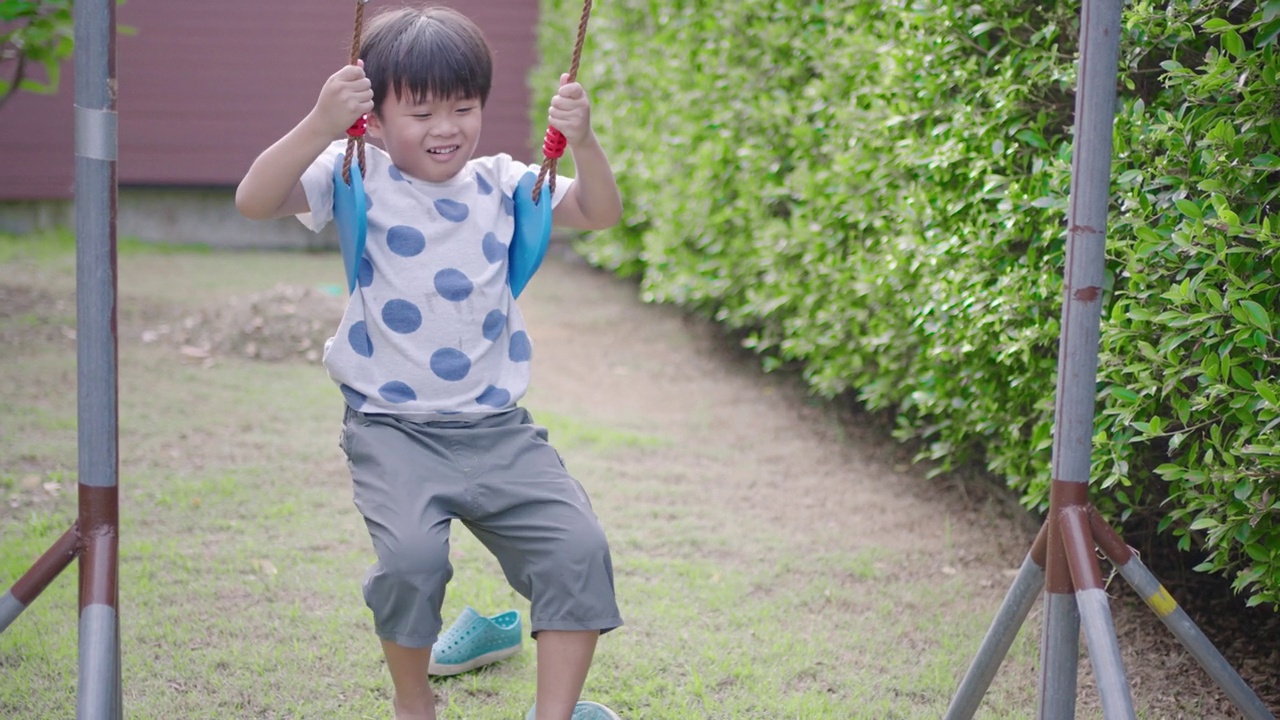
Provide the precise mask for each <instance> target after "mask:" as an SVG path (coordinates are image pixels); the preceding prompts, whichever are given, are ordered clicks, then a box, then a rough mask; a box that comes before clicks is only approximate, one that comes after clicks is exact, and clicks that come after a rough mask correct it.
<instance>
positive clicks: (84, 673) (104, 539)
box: [0, 0, 123, 720]
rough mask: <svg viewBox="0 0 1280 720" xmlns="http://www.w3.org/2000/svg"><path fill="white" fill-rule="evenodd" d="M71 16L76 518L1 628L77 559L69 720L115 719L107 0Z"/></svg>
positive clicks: (112, 104) (111, 104)
mask: <svg viewBox="0 0 1280 720" xmlns="http://www.w3.org/2000/svg"><path fill="white" fill-rule="evenodd" d="M72 19H73V23H74V25H75V54H74V57H75V163H76V170H75V173H76V175H75V177H76V181H75V182H76V184H75V222H76V380H77V398H78V403H77V428H78V434H79V437H78V443H79V488H78V496H79V518H78V520H77V521H76V523H75V524H74V525H72V527H71V528H70V529H69V530H67V531H66V532H65V533H64V534H63V535H62V537H60V538H59V539H58V540H57V541H56V542H55V543H54V544H53V546H52V547H50V548H49V550H48V551H46V552H45V553H44V554H43V555H42V556H40V558H39V559H38V560H36V562H35V563H34V564H33V565H32V567H31V568H30V569H29V570H28V571H27V572H26V573H25V574H24V575H23V576H22V577H21V578H19V579H18V581H17V582H16V583H14V585H13V587H12V588H10V589H9V590H8V591H7V592H5V593H4V594H3V595H0V632H3V631H4V630H5V629H6V628H7V627H8V626H9V625H10V624H12V623H13V621H14V620H15V619H16V618H17V617H18V615H19V614H21V613H22V611H23V610H25V609H26V608H27V607H29V606H30V605H31V603H33V602H34V601H35V599H36V598H37V597H38V596H39V595H40V593H41V592H43V591H44V589H45V588H46V587H48V586H49V584H50V583H52V582H53V580H54V579H55V578H56V577H57V576H58V575H59V574H60V573H61V572H62V571H63V570H65V569H66V568H67V567H68V566H69V565H70V564H71V563H72V561H74V560H75V559H76V558H77V557H78V558H79V560H80V566H79V570H80V572H79V589H80V600H79V607H80V621H79V658H80V659H79V685H78V690H77V695H76V718H77V720H121V718H122V717H123V693H122V682H121V679H122V673H121V668H120V631H119V614H118V610H117V608H118V607H119V603H118V599H119V590H118V588H119V584H118V572H119V495H118V478H119V475H120V462H119V454H118V450H119V423H118V420H119V405H118V401H117V380H116V378H117V373H116V369H117V342H116V286H117V282H116V278H117V273H116V201H117V182H116V156H117V146H118V133H117V119H116V41H115V38H116V3H115V0H76V2H75V4H74V7H73V10H72Z"/></svg>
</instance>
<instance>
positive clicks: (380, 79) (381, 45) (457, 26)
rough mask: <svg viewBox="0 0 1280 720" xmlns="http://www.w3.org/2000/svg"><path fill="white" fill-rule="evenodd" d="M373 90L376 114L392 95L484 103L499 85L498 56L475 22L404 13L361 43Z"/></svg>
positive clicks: (373, 24) (391, 15) (376, 22)
mask: <svg viewBox="0 0 1280 720" xmlns="http://www.w3.org/2000/svg"><path fill="white" fill-rule="evenodd" d="M360 59H361V60H364V71H365V75H366V76H367V77H368V78H369V81H370V82H371V83H372V84H373V111H374V112H375V113H376V112H378V111H379V110H381V108H382V102H383V101H384V100H386V98H387V96H388V93H391V92H394V93H395V94H396V96H398V97H402V98H407V99H411V100H412V101H414V102H421V101H422V100H424V99H426V98H427V97H431V98H435V99H455V98H479V99H480V105H481V106H482V107H483V106H484V104H485V102H486V101H488V99H489V88H490V86H491V85H492V83H493V53H492V52H491V51H490V50H489V44H488V43H487V42H485V39H484V34H483V33H481V32H480V28H479V27H477V26H476V24H475V23H474V22H472V21H471V19H470V18H468V17H467V16H465V15H463V14H462V13H459V12H457V11H456V10H452V9H450V8H447V7H425V8H420V7H404V8H399V9H397V10H390V11H386V12H382V13H379V14H378V15H377V16H375V17H374V18H373V19H372V20H371V21H370V22H369V24H368V26H367V27H366V29H365V32H364V37H363V38H362V39H361V41H360Z"/></svg>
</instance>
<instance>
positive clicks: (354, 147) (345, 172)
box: [342, 0, 369, 185]
mask: <svg viewBox="0 0 1280 720" xmlns="http://www.w3.org/2000/svg"><path fill="white" fill-rule="evenodd" d="M367 2H369V0H356V26H355V31H354V32H353V33H352V35H351V64H352V65H355V64H356V62H358V61H359V60H360V36H362V35H364V5H365V3H367ZM361 120H363V118H361ZM351 127H352V129H351V130H348V131H347V154H346V157H344V158H343V159H342V179H343V180H344V181H345V182H346V183H347V184H348V185H350V184H351V162H352V159H353V158H354V157H355V156H356V155H357V154H359V156H360V177H364V174H365V168H366V167H368V165H367V164H366V163H365V161H364V157H365V156H364V131H363V123H362V122H361V121H360V120H357V121H356V124H355V125H352V126H351ZM357 127H359V128H360V131H359V132H358V133H357V132H355V128H357Z"/></svg>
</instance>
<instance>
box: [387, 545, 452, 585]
mask: <svg viewBox="0 0 1280 720" xmlns="http://www.w3.org/2000/svg"><path fill="white" fill-rule="evenodd" d="M377 550H378V565H379V569H380V570H381V574H383V575H386V576H390V577H391V578H395V579H398V580H409V579H415V580H416V579H420V578H443V579H444V581H446V582H447V581H448V578H449V576H450V575H452V574H453V572H452V567H451V566H450V565H449V548H448V546H447V545H440V544H438V543H432V542H430V541H429V539H428V538H425V537H422V536H415V537H412V538H406V539H404V540H393V541H390V542H383V543H381V547H379V548H378V549H377Z"/></svg>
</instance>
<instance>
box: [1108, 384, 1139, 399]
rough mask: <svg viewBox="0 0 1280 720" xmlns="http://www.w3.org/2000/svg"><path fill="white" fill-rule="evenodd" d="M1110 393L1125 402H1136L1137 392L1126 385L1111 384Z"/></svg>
mask: <svg viewBox="0 0 1280 720" xmlns="http://www.w3.org/2000/svg"><path fill="white" fill-rule="evenodd" d="M1111 394H1112V395H1114V396H1115V397H1117V398H1119V399H1120V400H1123V401H1125V402H1127V403H1136V402H1138V393H1136V392H1134V391H1132V390H1130V389H1129V388H1126V387H1119V386H1115V385H1113V386H1112V387H1111Z"/></svg>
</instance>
